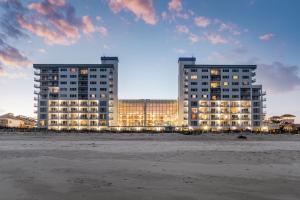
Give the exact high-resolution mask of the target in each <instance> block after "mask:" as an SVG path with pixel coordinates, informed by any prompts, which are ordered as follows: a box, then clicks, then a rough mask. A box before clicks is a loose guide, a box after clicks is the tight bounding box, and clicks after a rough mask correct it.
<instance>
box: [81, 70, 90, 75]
mask: <svg viewBox="0 0 300 200" xmlns="http://www.w3.org/2000/svg"><path fill="white" fill-rule="evenodd" d="M80 74H82V75H85V74H88V70H87V69H81V70H80Z"/></svg>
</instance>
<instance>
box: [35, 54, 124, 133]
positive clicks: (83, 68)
mask: <svg viewBox="0 0 300 200" xmlns="http://www.w3.org/2000/svg"><path fill="white" fill-rule="evenodd" d="M33 67H34V69H35V72H34V74H35V76H36V77H35V85H34V87H35V91H34V93H35V95H36V96H35V101H36V104H35V106H36V107H37V110H36V113H37V125H38V127H40V128H48V129H58V130H60V129H95V130H99V129H100V128H101V127H107V126H116V125H117V121H118V119H117V117H118V116H117V108H118V58H117V57H101V64H34V65H33Z"/></svg>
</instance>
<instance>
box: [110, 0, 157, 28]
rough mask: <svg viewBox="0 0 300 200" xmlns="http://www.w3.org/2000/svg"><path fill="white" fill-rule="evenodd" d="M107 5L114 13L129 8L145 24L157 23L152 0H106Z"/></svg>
mask: <svg viewBox="0 0 300 200" xmlns="http://www.w3.org/2000/svg"><path fill="white" fill-rule="evenodd" d="M108 5H109V7H110V9H111V10H112V11H113V12H114V13H118V12H120V11H121V10H123V9H124V10H129V11H131V12H133V13H134V14H135V16H136V17H137V18H141V19H143V20H144V21H145V22H146V23H147V24H151V25H154V24H156V23H157V19H156V14H155V10H154V7H153V1H152V0H108Z"/></svg>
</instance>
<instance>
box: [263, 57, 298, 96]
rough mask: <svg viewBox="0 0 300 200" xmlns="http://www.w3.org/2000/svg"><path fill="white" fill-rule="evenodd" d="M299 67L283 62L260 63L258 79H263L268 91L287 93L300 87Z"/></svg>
mask: <svg viewBox="0 0 300 200" xmlns="http://www.w3.org/2000/svg"><path fill="white" fill-rule="evenodd" d="M299 69H300V68H299V67H298V66H295V65H293V66H291V65H286V64H283V63H281V62H274V63H273V64H259V65H258V69H257V79H258V80H261V82H262V84H263V87H264V88H266V89H267V91H268V93H273V94H276V93H285V92H289V91H292V90H295V89H297V88H299V87H300V77H299V74H298V73H299Z"/></svg>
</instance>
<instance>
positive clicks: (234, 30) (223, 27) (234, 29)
mask: <svg viewBox="0 0 300 200" xmlns="http://www.w3.org/2000/svg"><path fill="white" fill-rule="evenodd" d="M238 29H239V28H238V26H237V25H236V24H233V23H224V22H221V24H220V26H219V31H220V32H223V31H228V32H229V33H231V34H233V35H240V34H241V31H240V30H238Z"/></svg>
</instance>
